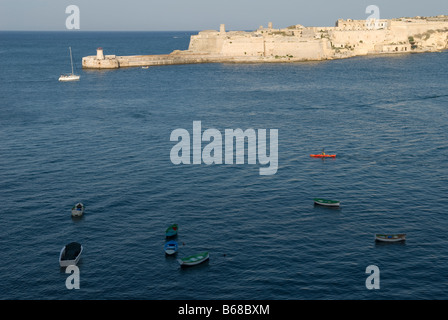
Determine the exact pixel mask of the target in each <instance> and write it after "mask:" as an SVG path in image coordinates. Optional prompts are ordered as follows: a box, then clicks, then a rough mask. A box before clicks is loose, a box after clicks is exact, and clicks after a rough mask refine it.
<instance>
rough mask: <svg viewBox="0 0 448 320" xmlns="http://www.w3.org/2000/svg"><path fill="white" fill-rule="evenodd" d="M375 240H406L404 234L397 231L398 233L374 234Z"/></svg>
mask: <svg viewBox="0 0 448 320" xmlns="http://www.w3.org/2000/svg"><path fill="white" fill-rule="evenodd" d="M375 240H376V241H381V242H399V241H405V240H406V234H404V233H399V234H376V235H375Z"/></svg>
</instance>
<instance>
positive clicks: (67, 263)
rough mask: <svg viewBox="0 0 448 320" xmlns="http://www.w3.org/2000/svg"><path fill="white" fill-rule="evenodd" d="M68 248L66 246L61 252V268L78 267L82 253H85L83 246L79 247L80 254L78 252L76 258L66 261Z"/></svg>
mask: <svg viewBox="0 0 448 320" xmlns="http://www.w3.org/2000/svg"><path fill="white" fill-rule="evenodd" d="M66 248H67V245H65V246H64V247H63V248H62V249H61V252H60V253H59V265H60V266H61V267H68V266H71V265H77V264H78V262H79V259H80V258H81V253H82V251H83V246H82V245H80V247H79V252H77V254H76V256H74V257H73V258H70V259H65V258H64V256H65V254H66Z"/></svg>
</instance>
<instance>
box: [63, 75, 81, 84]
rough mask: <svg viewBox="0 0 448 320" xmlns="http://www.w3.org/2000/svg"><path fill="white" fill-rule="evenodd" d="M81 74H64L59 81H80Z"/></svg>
mask: <svg viewBox="0 0 448 320" xmlns="http://www.w3.org/2000/svg"><path fill="white" fill-rule="evenodd" d="M80 78H81V76H78V75H74V74H73V75H62V76H60V77H59V81H63V82H64V81H78V80H79V79H80Z"/></svg>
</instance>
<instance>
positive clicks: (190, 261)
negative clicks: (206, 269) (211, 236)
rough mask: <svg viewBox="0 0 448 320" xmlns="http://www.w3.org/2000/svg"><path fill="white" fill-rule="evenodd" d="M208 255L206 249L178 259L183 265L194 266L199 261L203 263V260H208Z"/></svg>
mask: <svg viewBox="0 0 448 320" xmlns="http://www.w3.org/2000/svg"><path fill="white" fill-rule="evenodd" d="M208 257H209V254H208V252H207V251H206V252H201V253H198V254H194V255H192V256H189V257H185V258H181V259H177V261H178V262H179V264H180V265H181V266H194V265H196V264H199V263H202V262H204V261H206V260H208Z"/></svg>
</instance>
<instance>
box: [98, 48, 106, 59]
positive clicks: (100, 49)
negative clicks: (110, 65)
mask: <svg viewBox="0 0 448 320" xmlns="http://www.w3.org/2000/svg"><path fill="white" fill-rule="evenodd" d="M96 58H97V59H98V60H104V54H103V48H98V49H96Z"/></svg>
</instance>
